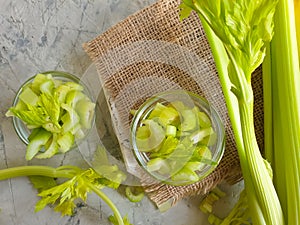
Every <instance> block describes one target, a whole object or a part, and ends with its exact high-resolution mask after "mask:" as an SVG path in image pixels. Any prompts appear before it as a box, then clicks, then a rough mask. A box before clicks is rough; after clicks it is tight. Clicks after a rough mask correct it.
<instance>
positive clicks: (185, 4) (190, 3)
mask: <svg viewBox="0 0 300 225" xmlns="http://www.w3.org/2000/svg"><path fill="white" fill-rule="evenodd" d="M276 4H277V0H256V1H249V0H239V1H231V0H216V1H211V0H201V1H195V0H183V1H182V4H181V5H180V8H181V15H180V16H181V19H184V18H186V17H188V16H189V14H190V12H191V11H192V10H195V11H196V12H197V13H198V14H199V16H200V17H202V18H203V19H204V20H205V21H206V22H207V23H208V25H209V26H210V27H211V28H212V29H213V31H214V32H215V34H216V35H217V36H218V37H219V38H220V40H221V41H222V42H223V44H224V46H225V48H226V51H227V53H228V56H229V57H230V60H231V64H230V65H229V68H228V69H229V74H230V80H231V83H232V85H233V86H234V87H233V88H234V89H233V92H234V93H235V94H236V95H237V97H239V96H240V95H241V94H242V93H240V92H243V90H244V89H245V88H244V87H245V85H244V84H243V83H244V82H247V83H250V82H251V73H252V72H253V71H254V70H255V69H256V68H257V67H258V66H259V65H260V64H261V63H262V61H263V59H264V56H265V43H266V42H270V40H271V39H272V36H273V19H272V18H273V15H274V12H275V8H276V7H275V6H276ZM232 67H233V68H232ZM239 71H241V72H242V73H243V74H244V75H245V77H241V76H240V74H239V73H240V72H239ZM243 79H245V80H243ZM243 94H245V93H243Z"/></svg>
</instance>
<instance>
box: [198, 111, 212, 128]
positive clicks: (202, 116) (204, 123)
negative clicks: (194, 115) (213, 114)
mask: <svg viewBox="0 0 300 225" xmlns="http://www.w3.org/2000/svg"><path fill="white" fill-rule="evenodd" d="M198 121H199V126H200V127H203V128H206V127H211V121H210V119H209V117H208V116H207V115H206V113H204V112H198Z"/></svg>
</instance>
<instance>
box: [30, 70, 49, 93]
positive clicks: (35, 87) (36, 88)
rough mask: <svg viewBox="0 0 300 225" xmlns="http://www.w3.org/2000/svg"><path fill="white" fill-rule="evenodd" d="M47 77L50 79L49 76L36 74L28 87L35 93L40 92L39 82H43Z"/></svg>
mask: <svg viewBox="0 0 300 225" xmlns="http://www.w3.org/2000/svg"><path fill="white" fill-rule="evenodd" d="M48 79H51V77H49V76H48V77H47V76H46V75H45V74H41V73H39V74H37V75H35V77H34V79H33V81H32V83H31V85H30V87H31V89H32V90H33V91H34V92H35V93H36V94H40V92H41V90H40V86H41V84H43V83H44V82H45V81H47V80H48Z"/></svg>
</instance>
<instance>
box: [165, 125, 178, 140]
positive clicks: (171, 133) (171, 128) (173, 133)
mask: <svg viewBox="0 0 300 225" xmlns="http://www.w3.org/2000/svg"><path fill="white" fill-rule="evenodd" d="M176 132H177V128H176V127H175V126H173V125H167V126H166V136H172V137H176Z"/></svg>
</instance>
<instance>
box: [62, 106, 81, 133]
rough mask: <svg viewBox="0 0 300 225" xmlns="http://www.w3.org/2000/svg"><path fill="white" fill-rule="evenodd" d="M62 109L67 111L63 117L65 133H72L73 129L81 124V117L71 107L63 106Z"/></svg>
mask: <svg viewBox="0 0 300 225" xmlns="http://www.w3.org/2000/svg"><path fill="white" fill-rule="evenodd" d="M61 107H62V108H63V109H65V110H66V113H65V114H64V115H63V116H62V117H61V121H62V122H63V125H62V130H63V132H69V131H72V129H73V128H74V127H75V126H76V125H77V124H79V122H80V117H79V116H78V114H77V113H76V111H75V110H74V109H73V108H72V107H70V106H69V105H67V104H61Z"/></svg>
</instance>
